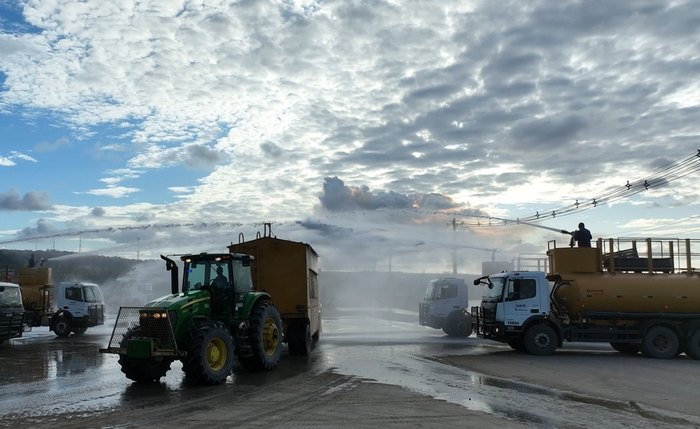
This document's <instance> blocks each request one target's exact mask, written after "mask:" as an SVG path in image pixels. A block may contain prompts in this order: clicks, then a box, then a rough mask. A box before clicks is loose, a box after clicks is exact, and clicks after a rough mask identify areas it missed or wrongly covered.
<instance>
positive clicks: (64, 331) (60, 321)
mask: <svg viewBox="0 0 700 429" xmlns="http://www.w3.org/2000/svg"><path fill="white" fill-rule="evenodd" d="M72 329H73V328H72V327H71V323H70V319H69V318H67V317H66V316H56V319H54V321H53V332H54V333H55V334H56V335H58V336H59V337H67V336H68V335H70V332H71V330H72Z"/></svg>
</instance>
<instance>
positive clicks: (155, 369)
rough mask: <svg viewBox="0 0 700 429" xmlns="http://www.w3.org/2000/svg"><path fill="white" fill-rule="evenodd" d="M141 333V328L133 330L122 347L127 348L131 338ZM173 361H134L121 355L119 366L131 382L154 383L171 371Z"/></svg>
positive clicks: (120, 344)
mask: <svg viewBox="0 0 700 429" xmlns="http://www.w3.org/2000/svg"><path fill="white" fill-rule="evenodd" d="M140 333H141V328H139V327H136V328H133V329H131V330H130V331H129V332H127V333H126V334H125V335H124V338H122V340H121V342H120V343H119V346H120V347H126V343H127V341H128V340H129V338H132V337H138V336H139V335H140ZM171 363H172V360H171V359H168V358H162V357H160V358H152V359H133V358H130V357H128V356H126V355H119V365H120V366H121V369H122V372H123V373H124V375H126V378H128V379H129V380H132V381H135V382H137V383H153V382H157V381H159V380H160V378H161V377H164V376H165V374H166V373H167V372H168V370H170V364H171Z"/></svg>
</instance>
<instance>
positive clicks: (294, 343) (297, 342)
mask: <svg viewBox="0 0 700 429" xmlns="http://www.w3.org/2000/svg"><path fill="white" fill-rule="evenodd" d="M289 331H290V332H289V339H288V340H287V344H288V345H289V355H290V356H308V355H309V354H310V353H311V349H312V347H313V339H312V338H311V328H309V325H308V324H306V323H304V324H301V323H298V324H293V325H290V326H289Z"/></svg>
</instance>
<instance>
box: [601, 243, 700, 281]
mask: <svg viewBox="0 0 700 429" xmlns="http://www.w3.org/2000/svg"><path fill="white" fill-rule="evenodd" d="M692 242H700V240H691V239H687V238H686V239H679V238H649V237H645V238H640V237H618V238H616V239H613V238H609V239H600V238H599V239H598V240H597V244H598V247H600V248H601V252H602V253H601V256H602V258H601V261H602V262H603V264H604V268H605V269H606V270H607V271H608V272H623V271H633V272H648V273H653V272H664V273H676V272H687V273H693V272H696V271H697V270H696V269H695V268H694V267H693V257H694V256H695V257H697V256H698V255H696V254H693V253H692V251H691V243H692ZM642 243H643V244H642ZM638 244H639V245H638ZM695 246H697V244H695Z"/></svg>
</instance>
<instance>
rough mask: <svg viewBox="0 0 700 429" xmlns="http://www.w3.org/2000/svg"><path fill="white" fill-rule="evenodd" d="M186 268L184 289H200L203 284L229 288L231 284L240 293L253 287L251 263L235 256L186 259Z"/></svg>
mask: <svg viewBox="0 0 700 429" xmlns="http://www.w3.org/2000/svg"><path fill="white" fill-rule="evenodd" d="M184 268H185V269H184V277H183V282H184V283H183V291H191V290H199V289H201V288H202V287H203V286H213V287H216V288H219V289H229V288H230V287H231V284H233V286H234V287H235V290H236V293H239V294H242V293H246V292H250V291H251V290H252V289H253V280H252V277H251V274H250V263H249V262H248V263H245V262H244V261H243V260H241V259H238V258H235V257H234V258H231V257H228V256H224V257H216V258H212V259H200V260H196V259H194V258H193V259H191V260H185V267H184Z"/></svg>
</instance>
